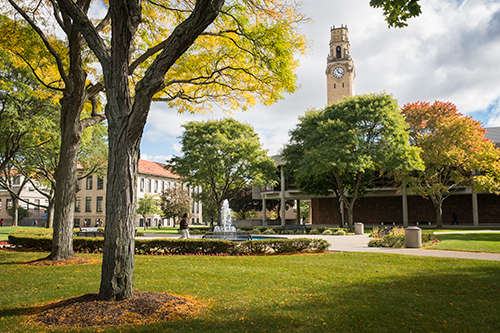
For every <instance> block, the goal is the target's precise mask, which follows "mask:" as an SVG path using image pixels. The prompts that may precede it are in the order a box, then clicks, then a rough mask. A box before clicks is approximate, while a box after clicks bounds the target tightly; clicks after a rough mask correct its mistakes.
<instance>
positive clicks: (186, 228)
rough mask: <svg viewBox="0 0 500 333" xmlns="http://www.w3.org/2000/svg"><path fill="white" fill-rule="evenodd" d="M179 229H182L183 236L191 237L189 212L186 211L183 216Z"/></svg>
mask: <svg viewBox="0 0 500 333" xmlns="http://www.w3.org/2000/svg"><path fill="white" fill-rule="evenodd" d="M179 229H180V231H181V234H182V235H181V238H186V239H187V238H189V224H188V214H187V213H184V215H182V218H181V223H180V224H179Z"/></svg>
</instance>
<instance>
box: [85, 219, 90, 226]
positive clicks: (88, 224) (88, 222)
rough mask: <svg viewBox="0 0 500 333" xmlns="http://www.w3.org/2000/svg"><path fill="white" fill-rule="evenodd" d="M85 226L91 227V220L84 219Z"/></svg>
mask: <svg viewBox="0 0 500 333" xmlns="http://www.w3.org/2000/svg"><path fill="white" fill-rule="evenodd" d="M83 226H84V227H90V219H84V223H83Z"/></svg>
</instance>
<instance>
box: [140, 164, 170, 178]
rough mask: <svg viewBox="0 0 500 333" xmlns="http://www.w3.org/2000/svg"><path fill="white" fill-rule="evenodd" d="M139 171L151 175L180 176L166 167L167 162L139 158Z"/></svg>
mask: <svg viewBox="0 0 500 333" xmlns="http://www.w3.org/2000/svg"><path fill="white" fill-rule="evenodd" d="M138 172H139V173H142V174H146V175H151V176H160V177H168V178H176V179H178V178H180V177H179V176H178V175H176V174H175V173H173V172H172V171H171V170H170V169H166V168H165V164H163V163H158V162H151V161H146V160H139V170H138Z"/></svg>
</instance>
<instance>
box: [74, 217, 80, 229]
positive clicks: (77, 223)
mask: <svg viewBox="0 0 500 333" xmlns="http://www.w3.org/2000/svg"><path fill="white" fill-rule="evenodd" d="M73 225H74V226H75V227H76V228H79V227H80V219H74V223H73Z"/></svg>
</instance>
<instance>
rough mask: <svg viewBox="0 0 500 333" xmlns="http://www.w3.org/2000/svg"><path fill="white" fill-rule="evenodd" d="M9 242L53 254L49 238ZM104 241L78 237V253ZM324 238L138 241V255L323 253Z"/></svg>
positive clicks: (94, 249) (75, 242) (98, 247)
mask: <svg viewBox="0 0 500 333" xmlns="http://www.w3.org/2000/svg"><path fill="white" fill-rule="evenodd" d="M9 243H10V244H13V245H16V246H22V247H24V248H30V249H34V250H42V251H50V250H51V248H52V239H51V238H50V237H46V236H33V235H32V236H25V235H9ZM103 244H104V239H103V238H90V237H75V238H74V239H73V248H74V250H75V251H76V252H83V253H101V252H102V247H103ZM328 246H329V244H328V242H327V241H325V240H322V239H263V240H250V241H245V242H231V241H226V240H218V239H137V240H136V241H135V253H136V254H149V255H174V254H176V255H181V254H202V255H216V254H228V255H252V254H283V253H300V252H323V251H325V250H326V249H327V248H328Z"/></svg>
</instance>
